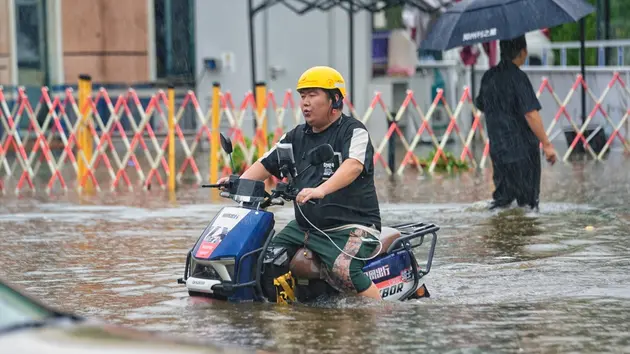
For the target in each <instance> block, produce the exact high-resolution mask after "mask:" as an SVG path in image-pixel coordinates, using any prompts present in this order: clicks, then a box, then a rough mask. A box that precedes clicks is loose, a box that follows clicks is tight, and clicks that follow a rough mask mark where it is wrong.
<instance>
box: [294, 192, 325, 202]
mask: <svg viewBox="0 0 630 354" xmlns="http://www.w3.org/2000/svg"><path fill="white" fill-rule="evenodd" d="M325 196H326V194H325V193H324V191H323V190H321V188H304V189H302V190H301V191H300V193H298V195H297V197H295V201H296V202H297V203H298V204H306V203H307V202H308V201H309V200H312V199H323V198H324V197H325Z"/></svg>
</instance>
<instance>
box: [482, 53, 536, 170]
mask: <svg viewBox="0 0 630 354" xmlns="http://www.w3.org/2000/svg"><path fill="white" fill-rule="evenodd" d="M475 105H476V106H477V108H478V109H480V110H481V111H483V112H484V114H485V118H486V125H487V128H488V138H489V139H490V157H491V158H492V159H493V160H494V161H496V162H499V163H511V162H517V161H520V160H523V159H527V158H529V156H530V154H531V152H532V151H533V150H538V145H539V141H538V138H536V135H535V134H534V132H533V131H532V130H531V128H530V127H529V125H528V124H527V119H526V118H525V113H528V112H531V111H533V110H540V109H541V106H540V102H539V101H538V98H537V97H536V92H535V91H534V88H533V87H532V84H531V82H530V81H529V78H528V77H527V74H525V72H523V71H522V70H521V69H519V68H518V66H516V65H515V64H514V63H512V62H511V61H506V60H503V61H501V62H500V63H499V65H497V66H495V67H493V68H491V69H490V70H488V71H486V72H485V73H484V75H483V77H482V78H481V87H480V91H479V96H478V97H477V99H476V100H475Z"/></svg>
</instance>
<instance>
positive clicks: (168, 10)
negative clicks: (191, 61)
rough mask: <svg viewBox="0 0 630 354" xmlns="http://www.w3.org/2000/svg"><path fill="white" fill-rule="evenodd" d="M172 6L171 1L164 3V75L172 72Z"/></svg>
mask: <svg viewBox="0 0 630 354" xmlns="http://www.w3.org/2000/svg"><path fill="white" fill-rule="evenodd" d="M172 8H173V4H172V3H171V0H165V1H164V27H165V31H166V36H165V38H164V40H165V41H166V43H165V47H166V48H165V49H166V68H165V69H166V70H165V71H166V75H169V74H171V70H173V10H172Z"/></svg>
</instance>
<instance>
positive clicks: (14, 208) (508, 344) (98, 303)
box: [0, 157, 630, 353]
mask: <svg viewBox="0 0 630 354" xmlns="http://www.w3.org/2000/svg"><path fill="white" fill-rule="evenodd" d="M543 171H544V172H543V186H542V187H543V188H542V195H541V200H542V204H541V210H540V213H538V214H527V213H524V212H523V211H521V210H519V209H514V210H509V211H504V212H501V213H499V212H489V211H486V209H485V203H486V202H487V201H488V199H489V198H490V193H491V190H492V182H491V175H490V173H489V172H490V171H489V170H487V171H483V172H480V173H479V174H468V175H463V176H459V177H433V178H425V177H418V176H417V175H414V174H412V173H409V174H408V175H406V176H405V177H404V178H403V179H401V180H398V181H397V182H390V181H388V180H387V179H386V178H383V179H381V180H379V182H378V189H379V198H380V200H381V202H382V207H381V208H382V216H383V220H384V223H385V224H392V223H396V222H400V221H408V220H410V219H414V220H418V221H427V222H434V223H436V224H438V225H439V226H440V227H441V231H440V232H439V238H438V247H437V251H436V255H435V259H434V264H433V268H432V270H431V273H430V274H429V276H428V279H427V285H428V288H429V291H430V293H431V295H432V297H431V298H430V299H422V300H419V301H414V302H407V303H394V304H378V305H374V304H370V303H367V302H365V301H362V300H359V299H345V300H341V301H338V302H334V303H329V304H322V305H320V306H315V307H306V306H296V307H281V306H275V305H272V304H242V305H235V304H226V303H220V302H207V301H195V300H193V299H191V298H189V297H188V295H187V292H186V291H185V288H184V287H183V286H182V285H178V284H177V283H176V279H177V278H179V277H181V276H182V274H183V270H184V261H185V258H186V252H187V251H188V249H189V248H190V247H191V246H192V245H193V243H194V242H195V241H196V239H197V237H198V236H199V233H200V232H201V231H202V229H203V228H204V227H205V226H206V224H207V223H208V222H209V220H210V219H211V218H212V217H213V215H214V214H215V213H216V212H217V211H218V210H219V209H220V208H221V207H222V206H223V205H229V201H227V200H225V201H221V203H224V204H217V203H213V202H211V201H210V198H209V192H208V191H206V190H203V191H199V190H191V189H184V190H182V191H180V192H179V193H178V196H177V201H176V203H172V202H171V201H169V199H168V197H166V196H165V195H164V194H163V193H162V192H159V191H156V190H153V191H150V192H147V193H144V192H136V193H134V194H120V195H114V194H106V193H104V194H101V195H98V196H95V197H90V198H79V197H77V196H76V195H74V194H72V193H70V194H68V195H65V196H60V197H59V196H58V197H39V196H35V197H24V198H16V197H11V196H4V197H0V235H1V236H0V277H2V278H5V279H7V280H9V281H10V282H12V283H15V284H17V285H19V286H21V287H22V288H24V289H25V290H26V291H27V292H29V293H31V294H33V295H35V296H37V297H39V298H41V299H43V300H44V301H46V302H48V303H50V304H53V305H55V306H57V307H59V308H62V309H65V310H69V311H74V312H77V313H80V314H83V315H88V316H95V317H100V318H103V319H106V320H108V321H112V322H117V323H123V324H126V325H131V326H137V327H140V328H145V329H151V330H158V331H166V332H170V333H181V334H182V335H186V336H202V337H204V338H210V339H213V340H215V341H217V342H223V343H238V344H242V345H251V346H256V347H260V348H263V349H275V350H280V351H283V350H287V351H293V350H295V351H296V352H301V353H302V352H303V353H306V352H309V353H311V352H312V353H326V352H344V353H371V352H380V353H390V352H424V351H432V350H434V351H437V352H449V351H455V352H462V351H464V352H488V351H490V352H519V351H520V352H536V353H538V352H569V351H573V352H606V351H613V352H624V351H630V334H629V333H630V238H629V237H628V236H629V235H630V172H628V171H630V162H629V161H626V160H624V159H623V158H622V157H618V159H617V160H614V161H608V162H606V163H600V164H597V163H590V162H589V163H584V164H580V163H576V164H574V165H563V164H562V163H559V164H557V165H556V166H554V167H552V168H545V169H543ZM291 217H292V210H291V209H290V206H285V207H283V208H278V209H277V223H278V224H279V226H282V225H283V224H285V223H286V222H287V221H288V220H289V219H290V218H291ZM421 251H422V250H421ZM421 251H419V252H418V255H419V256H422V253H421Z"/></svg>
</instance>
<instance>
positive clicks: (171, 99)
mask: <svg viewBox="0 0 630 354" xmlns="http://www.w3.org/2000/svg"><path fill="white" fill-rule="evenodd" d="M168 190H169V192H174V191H175V88H174V87H173V85H169V86H168Z"/></svg>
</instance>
